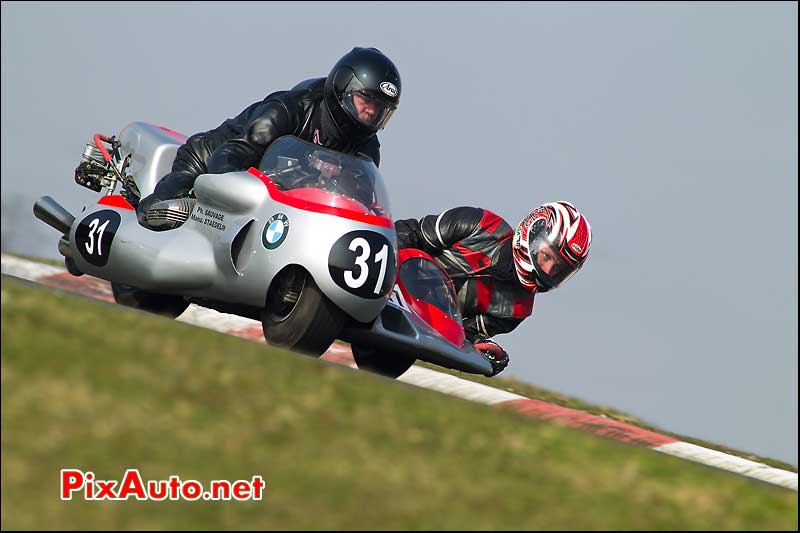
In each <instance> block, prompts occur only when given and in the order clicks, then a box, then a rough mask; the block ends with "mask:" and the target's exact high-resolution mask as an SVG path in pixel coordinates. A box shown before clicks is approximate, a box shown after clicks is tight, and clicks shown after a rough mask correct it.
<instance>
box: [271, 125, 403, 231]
mask: <svg viewBox="0 0 800 533" xmlns="http://www.w3.org/2000/svg"><path fill="white" fill-rule="evenodd" d="M258 169H259V170H260V171H261V172H263V173H265V174H267V176H269V177H270V179H272V181H273V182H274V183H275V185H276V186H277V187H278V189H280V190H281V191H286V192H288V193H289V194H291V195H292V196H294V197H297V198H301V199H304V200H308V201H311V202H314V203H318V204H323V205H327V206H331V207H337V208H344V209H348V210H352V211H358V212H362V213H365V214H372V215H378V216H381V217H387V218H391V213H390V212H389V200H388V197H387V194H386V189H385V188H384V185H383V180H382V178H381V176H380V173H379V172H378V167H376V166H375V163H373V162H372V161H370V160H369V159H366V158H361V157H356V156H354V155H348V154H343V153H341V152H336V151H333V150H329V149H327V148H323V147H321V146H319V145H316V144H312V143H309V142H306V141H303V140H301V139H298V138H297V137H292V136H286V137H281V138H280V139H277V140H276V141H275V142H273V143H272V144H271V145H270V147H269V149H267V152H266V153H265V154H264V157H263V158H262V159H261V163H260V164H259V166H258Z"/></svg>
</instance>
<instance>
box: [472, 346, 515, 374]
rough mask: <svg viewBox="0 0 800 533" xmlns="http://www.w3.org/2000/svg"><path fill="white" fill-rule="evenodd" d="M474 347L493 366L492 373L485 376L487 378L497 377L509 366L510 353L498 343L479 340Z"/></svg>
mask: <svg viewBox="0 0 800 533" xmlns="http://www.w3.org/2000/svg"><path fill="white" fill-rule="evenodd" d="M474 346H475V349H476V350H478V352H480V354H481V355H482V356H484V357H485V358H486V359H487V360H488V361H489V362H490V363H491V364H492V373H491V374H485V375H486V376H487V377H492V376H496V375H497V374H499V373H500V372H502V371H503V369H505V367H507V366H508V353H506V351H505V350H504V349H503V348H502V347H501V346H500V345H499V344H497V343H496V342H494V341H491V340H489V339H478V340H477V341H476V342H475V344H474Z"/></svg>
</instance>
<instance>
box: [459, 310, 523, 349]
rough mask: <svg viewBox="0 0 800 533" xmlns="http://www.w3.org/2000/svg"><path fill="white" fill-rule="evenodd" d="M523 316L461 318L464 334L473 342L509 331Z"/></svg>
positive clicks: (520, 321) (518, 323) (519, 322)
mask: <svg viewBox="0 0 800 533" xmlns="http://www.w3.org/2000/svg"><path fill="white" fill-rule="evenodd" d="M523 320H524V318H511V317H509V318H499V317H496V316H491V315H474V316H470V317H466V318H464V320H463V325H464V336H465V337H466V338H467V340H468V341H469V342H472V343H474V342H475V341H477V340H479V339H491V338H492V337H494V336H495V335H499V334H500V333H509V332H511V331H513V330H514V329H515V328H516V327H517V326H519V325H520V324H521V323H522V321H523Z"/></svg>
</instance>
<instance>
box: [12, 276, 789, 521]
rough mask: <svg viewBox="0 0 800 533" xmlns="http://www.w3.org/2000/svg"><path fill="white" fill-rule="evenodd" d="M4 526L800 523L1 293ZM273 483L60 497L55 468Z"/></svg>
mask: <svg viewBox="0 0 800 533" xmlns="http://www.w3.org/2000/svg"><path fill="white" fill-rule="evenodd" d="M2 328H3V332H2V333H3V334H2V369H1V371H0V376H2V406H3V409H2V433H1V434H0V438H2V465H3V468H2V472H1V475H0V478H1V479H0V481H1V483H0V497H1V498H2V527H3V529H55V528H59V529H80V528H86V529H99V528H103V529H167V528H170V529H173V528H174V529H216V528H220V529H348V528H353V529H373V528H375V529H428V528H430V529H516V528H520V529H582V528H588V529H639V528H641V529H673V528H674V529H773V528H774V529H797V526H798V520H797V494H796V493H795V492H793V491H790V490H786V489H782V488H778V487H774V486H771V485H767V484H764V483H760V482H757V481H753V480H749V479H747V478H743V477H740V476H736V475H733V474H729V473H726V472H721V471H717V470H714V469H711V468H707V467H703V466H700V465H696V464H693V463H689V462H685V461H681V460H679V459H676V458H673V457H669V456H666V455H662V454H657V453H654V452H651V451H648V450H643V449H637V448H633V447H629V446H625V445H622V444H618V443H616V442H613V441H610V440H606V439H602V438H600V437H595V436H593V435H588V434H585V433H582V432H579V431H577V430H573V429H570V428H567V427H564V426H561V425H558V424H552V423H546V422H541V421H537V420H534V419H531V418H529V417H525V416H523V415H520V414H518V413H515V412H512V411H507V410H501V409H496V408H492V407H488V406H484V405H479V404H474V403H470V402H467V401H463V400H459V399H457V398H451V397H448V396H445V395H441V394H438V393H434V392H431V391H425V390H421V389H418V388H415V387H410V386H407V385H404V384H402V383H398V382H394V381H391V380H387V379H382V378H379V377H376V376H372V375H369V374H366V373H363V372H358V371H355V370H352V369H349V368H344V367H339V366H336V365H333V364H329V363H325V362H322V361H317V360H313V359H309V358H305V357H302V356H299V355H295V354H291V353H288V352H284V351H280V350H275V349H269V348H267V347H265V346H263V345H260V344H256V343H252V342H248V341H245V340H242V339H237V338H233V337H230V336H227V335H223V334H220V333H216V332H213V331H209V330H204V329H200V328H196V327H192V326H189V325H186V324H182V323H177V322H174V321H170V320H166V319H162V318H159V317H153V316H150V315H145V314H143V313H139V312H135V311H131V310H128V309H123V308H120V307H117V306H113V305H110V304H104V303H101V302H92V301H88V300H86V299H83V298H78V297H75V296H72V295H69V294H66V293H61V292H53V291H50V290H47V289H43V288H36V287H31V286H28V285H26V284H22V283H19V282H16V281H12V280H8V279H6V278H4V279H3V282H2ZM62 468H79V469H82V470H84V471H89V470H90V471H92V472H94V473H95V475H96V477H97V479H107V480H114V479H116V480H118V479H120V478H121V476H122V475H123V473H124V471H125V469H127V468H139V469H140V471H141V473H142V475H143V477H144V478H145V480H147V479H151V480H157V479H167V478H168V476H170V475H179V476H180V477H181V478H182V479H196V480H199V481H201V482H203V483H208V482H209V481H210V480H212V479H229V480H237V479H249V478H250V477H252V476H253V475H256V474H260V475H262V476H263V477H264V479H265V480H266V481H267V488H266V492H265V497H264V499H263V501H252V502H235V501H231V502H196V503H190V502H138V501H133V500H131V501H126V502H87V501H84V500H82V499H73V500H72V501H61V500H60V499H59V498H58V491H59V478H58V475H59V471H60V469H62Z"/></svg>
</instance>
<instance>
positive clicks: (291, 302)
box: [261, 267, 347, 357]
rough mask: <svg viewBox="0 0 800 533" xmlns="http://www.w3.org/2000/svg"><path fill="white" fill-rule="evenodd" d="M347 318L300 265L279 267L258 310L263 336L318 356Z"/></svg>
mask: <svg viewBox="0 0 800 533" xmlns="http://www.w3.org/2000/svg"><path fill="white" fill-rule="evenodd" d="M346 321H347V315H346V314H345V313H344V311H342V310H341V309H339V308H338V307H336V305H334V303H333V302H331V301H330V300H329V299H328V298H327V297H326V296H325V295H324V294H322V291H321V290H320V289H319V287H317V284H316V283H314V279H313V278H312V277H311V276H310V275H309V274H308V272H306V271H305V270H304V269H302V268H300V267H289V268H286V269H284V270H282V271H281V272H280V273H279V274H278V276H276V278H275V279H274V280H273V281H272V284H271V285H270V288H269V292H268V293H267V302H266V306H265V308H264V310H263V311H262V312H261V326H262V327H263V329H264V338H265V339H266V340H267V342H268V343H270V344H272V345H274V346H280V347H281V348H286V349H289V350H294V351H296V352H301V353H304V354H307V355H311V356H313V357H319V356H321V355H322V354H324V353H325V351H326V350H327V349H328V348H329V347H330V345H331V344H333V341H335V340H336V337H338V336H339V333H340V332H341V331H342V328H343V327H344V325H345V323H346Z"/></svg>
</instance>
